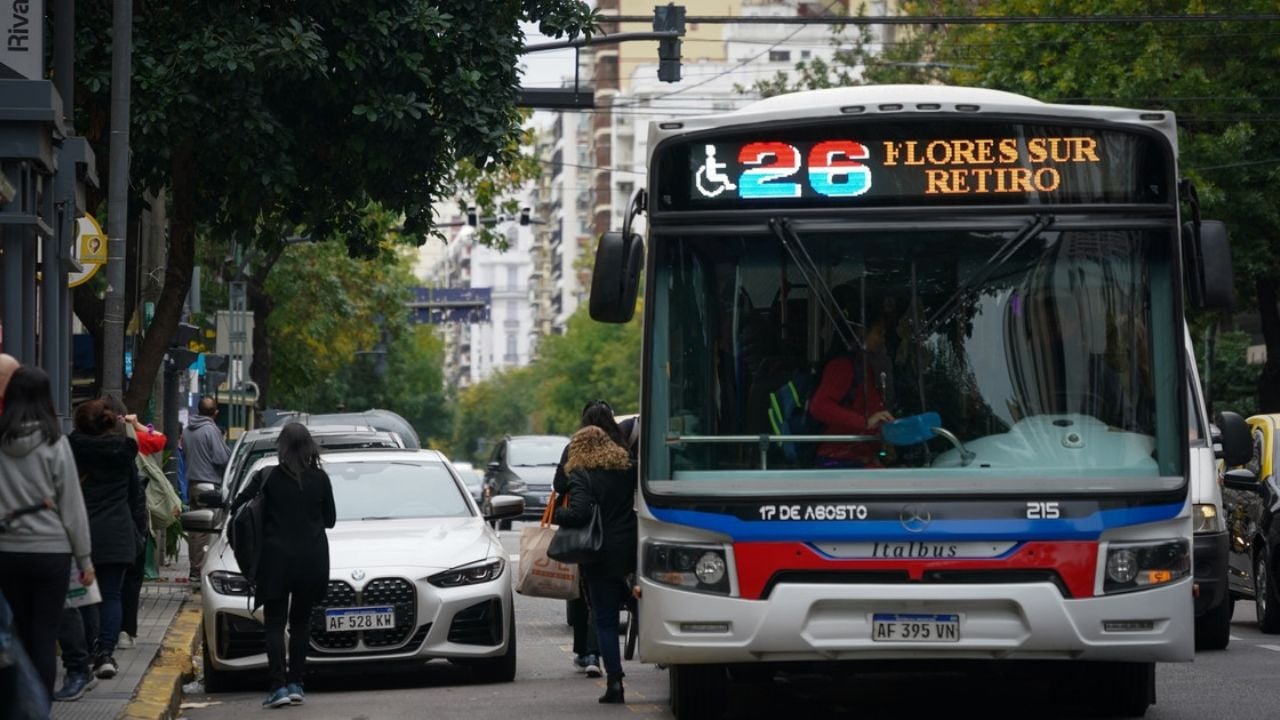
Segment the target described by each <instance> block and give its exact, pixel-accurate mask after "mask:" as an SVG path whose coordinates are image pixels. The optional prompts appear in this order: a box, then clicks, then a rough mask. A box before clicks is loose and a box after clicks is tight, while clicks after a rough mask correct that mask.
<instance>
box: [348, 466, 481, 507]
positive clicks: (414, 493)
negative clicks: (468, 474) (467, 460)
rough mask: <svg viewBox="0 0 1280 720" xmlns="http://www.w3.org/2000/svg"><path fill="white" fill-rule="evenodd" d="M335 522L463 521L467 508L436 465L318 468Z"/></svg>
mask: <svg viewBox="0 0 1280 720" xmlns="http://www.w3.org/2000/svg"><path fill="white" fill-rule="evenodd" d="M324 470H325V472H327V473H329V481H330V482H331V483H332V484H333V502H334V505H335V506H336V507H337V509H338V519H339V520H367V519H383V520H392V519H396V518H441V517H469V516H470V515H471V508H470V506H469V505H468V504H467V501H466V500H465V499H464V498H463V496H462V493H461V491H460V490H459V489H458V486H457V484H456V483H455V482H454V480H453V476H452V475H450V474H449V471H448V470H447V469H446V468H445V466H444V465H443V464H440V463H404V462H401V463H393V462H346V463H328V464H325V465H324Z"/></svg>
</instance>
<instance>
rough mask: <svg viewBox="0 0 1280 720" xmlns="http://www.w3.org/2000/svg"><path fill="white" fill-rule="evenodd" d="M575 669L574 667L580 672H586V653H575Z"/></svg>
mask: <svg viewBox="0 0 1280 720" xmlns="http://www.w3.org/2000/svg"><path fill="white" fill-rule="evenodd" d="M573 669H574V670H575V671H577V672H580V673H584V672H586V671H587V656H586V655H574V656H573Z"/></svg>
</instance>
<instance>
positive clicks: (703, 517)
mask: <svg viewBox="0 0 1280 720" xmlns="http://www.w3.org/2000/svg"><path fill="white" fill-rule="evenodd" d="M1182 507H1183V506H1182V504H1181V503H1174V504H1169V505H1145V506H1138V507H1129V508H1116V509H1113V510H1100V511H1098V512H1096V513H1094V514H1092V515H1089V516H1088V517H1083V518H1061V519H1057V520H1022V519H990V520H935V521H933V522H932V523H931V524H930V525H929V527H928V528H927V529H926V530H925V531H924V532H909V531H908V530H907V529H906V528H904V527H903V526H902V523H900V522H898V521H897V520H743V519H741V518H738V517H735V516H733V515H725V514H721V513H709V512H703V511H700V510H675V509H665V510H664V509H655V510H653V516H654V517H655V518H657V519H658V520H661V521H662V522H667V523H671V524H673V525H686V526H689V527H695V528H701V529H703V530H710V531H712V532H718V533H723V534H725V535H728V536H729V537H731V538H733V540H734V541H736V542H752V541H756V542H759V541H791V542H804V541H821V540H920V539H923V538H929V539H931V540H943V539H947V540H963V539H982V540H1096V539H1098V537H1099V536H1100V535H1101V534H1102V532H1103V531H1104V530H1107V529H1110V528H1118V527H1125V526H1128V525H1142V524H1145V523H1152V522H1159V521H1161V520H1168V519H1170V518H1173V517H1176V516H1177V515H1178V513H1179V512H1181V511H1182Z"/></svg>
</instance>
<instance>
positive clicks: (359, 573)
mask: <svg viewBox="0 0 1280 720" xmlns="http://www.w3.org/2000/svg"><path fill="white" fill-rule="evenodd" d="M351 579H352V580H363V579H364V571H363V570H352V571H351Z"/></svg>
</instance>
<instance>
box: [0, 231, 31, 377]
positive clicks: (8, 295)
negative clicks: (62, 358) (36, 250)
mask: <svg viewBox="0 0 1280 720" xmlns="http://www.w3.org/2000/svg"><path fill="white" fill-rule="evenodd" d="M22 320H23V318H22V229H21V228H17V227H5V228H4V350H5V352H7V353H9V354H10V355H13V356H14V357H16V358H18V360H19V362H29V361H30V358H25V357H23V356H22Z"/></svg>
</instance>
